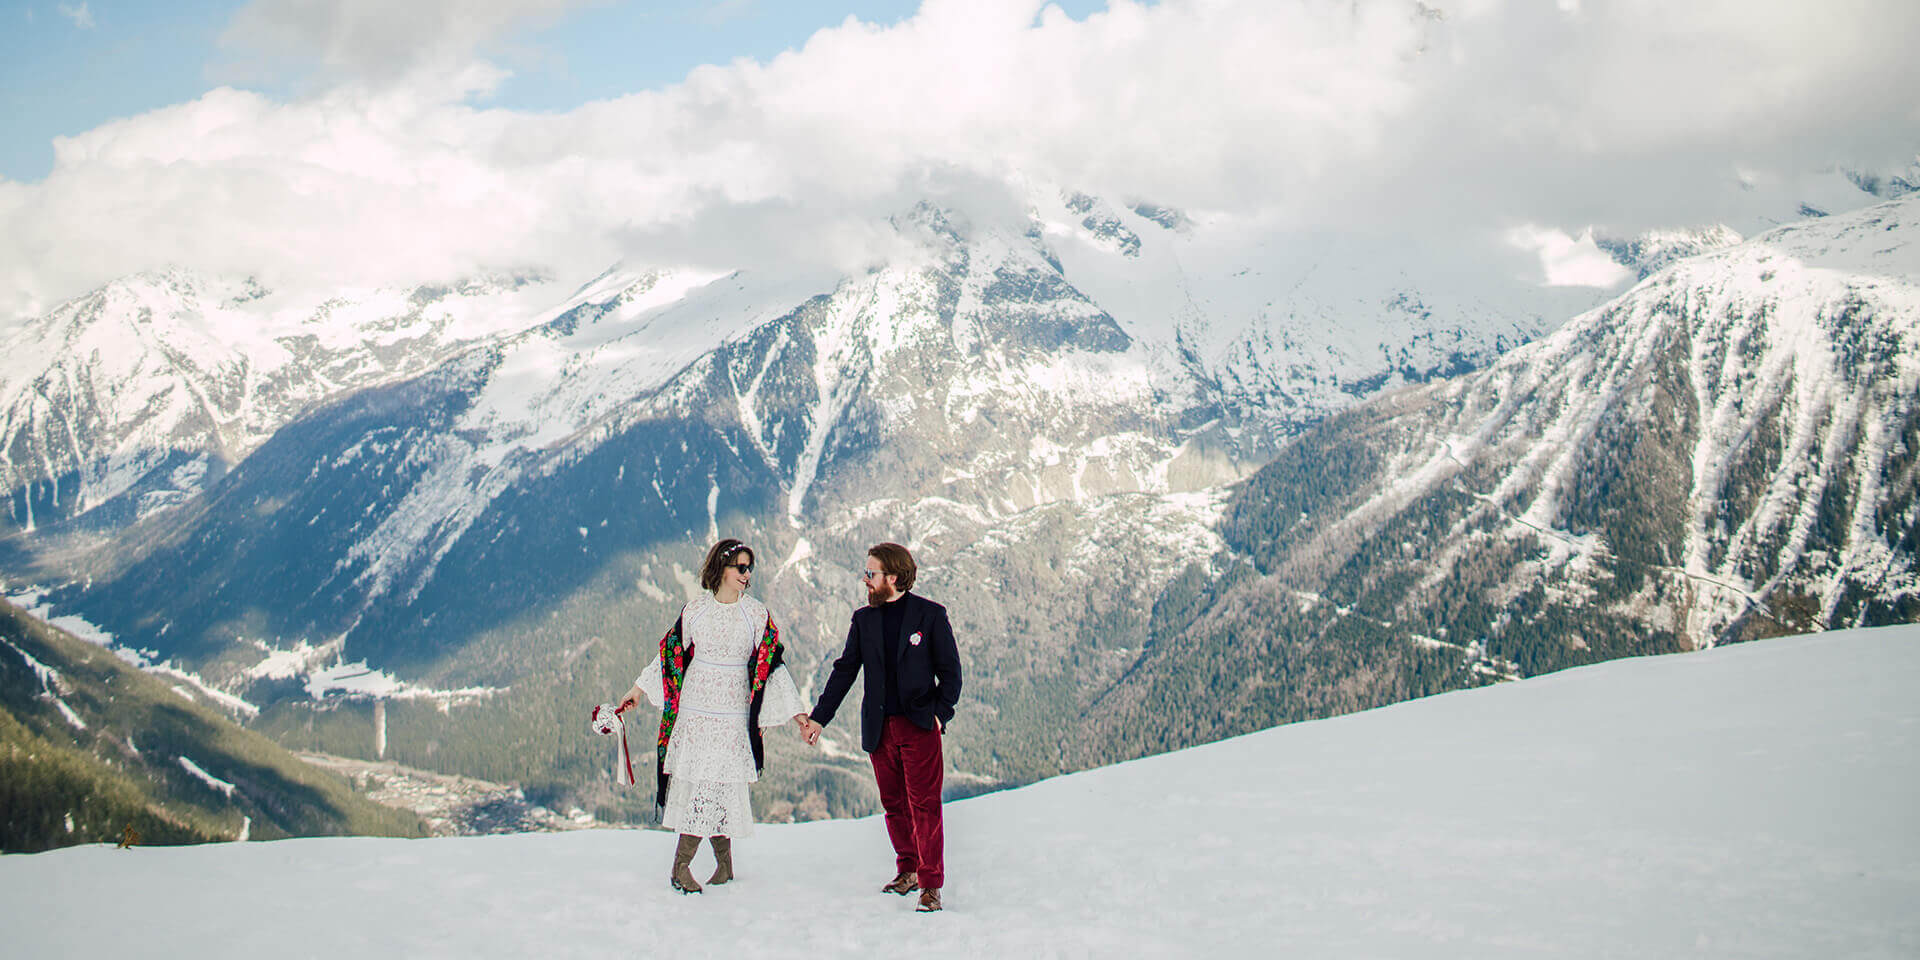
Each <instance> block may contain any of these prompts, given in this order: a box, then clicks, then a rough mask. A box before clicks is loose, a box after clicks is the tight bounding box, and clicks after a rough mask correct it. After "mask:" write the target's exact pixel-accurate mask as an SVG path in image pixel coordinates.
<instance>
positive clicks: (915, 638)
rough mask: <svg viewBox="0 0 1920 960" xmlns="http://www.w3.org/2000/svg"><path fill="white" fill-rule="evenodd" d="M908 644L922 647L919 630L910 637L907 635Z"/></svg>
mask: <svg viewBox="0 0 1920 960" xmlns="http://www.w3.org/2000/svg"><path fill="white" fill-rule="evenodd" d="M907 642H908V643H911V644H913V645H914V646H916V647H917V646H919V645H920V631H918V630H915V631H914V632H912V633H910V634H908V635H907Z"/></svg>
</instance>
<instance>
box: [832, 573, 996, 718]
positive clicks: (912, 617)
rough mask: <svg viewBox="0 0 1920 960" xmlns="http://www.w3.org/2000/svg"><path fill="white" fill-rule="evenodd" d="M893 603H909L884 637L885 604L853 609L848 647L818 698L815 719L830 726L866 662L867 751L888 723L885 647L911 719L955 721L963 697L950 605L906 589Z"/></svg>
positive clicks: (862, 714)
mask: <svg viewBox="0 0 1920 960" xmlns="http://www.w3.org/2000/svg"><path fill="white" fill-rule="evenodd" d="M894 602H895V603H900V604H905V605H906V606H905V607H904V608H903V609H902V610H901V611H900V613H901V617H900V635H899V636H896V637H883V636H881V634H882V633H884V632H885V630H884V628H883V627H882V626H881V616H882V613H881V610H880V608H879V607H873V606H866V607H861V608H860V609H858V610H855V611H854V612H853V622H852V623H851V624H849V625H848V626H847V647H846V649H845V650H843V651H842V652H841V654H840V659H838V660H835V661H834V662H833V674H832V675H831V676H829V677H827V687H826V689H825V690H822V691H821V692H820V702H819V703H817V704H814V707H813V714H812V716H813V722H815V723H817V724H820V725H821V726H823V727H824V726H826V725H827V724H828V723H830V722H832V720H833V715H834V714H835V713H836V712H838V711H839V709H840V701H841V700H843V699H845V698H846V696H847V691H848V690H851V689H852V688H853V676H854V674H856V673H859V672H861V668H862V667H864V668H866V674H867V680H866V687H865V690H864V693H863V695H862V697H861V700H860V745H861V747H862V748H863V749H865V750H866V751H867V752H868V753H872V752H874V751H875V750H878V749H880V731H881V730H882V729H883V727H884V726H885V724H884V721H885V719H886V718H885V717H884V716H882V713H883V711H884V710H885V709H886V703H887V694H886V690H884V689H883V687H884V685H885V683H886V676H887V657H886V648H885V647H882V646H881V644H882V643H891V644H893V645H894V651H895V652H894V665H893V669H894V680H895V682H896V684H897V686H898V688H899V694H900V707H901V709H902V710H905V711H906V716H907V719H909V720H912V721H913V723H914V725H915V726H917V727H919V728H920V729H922V730H933V729H936V728H935V726H934V721H935V720H938V721H939V722H940V723H941V724H942V725H945V724H949V723H952V722H953V708H954V705H955V704H957V703H959V702H960V648H959V647H958V646H956V645H955V644H954V642H953V625H952V624H950V623H948V622H947V608H946V607H943V606H941V605H939V604H937V603H934V602H933V601H932V600H928V599H927V598H925V597H922V596H920V595H919V594H916V593H911V592H909V593H907V594H906V595H905V596H902V597H901V598H900V599H898V600H895V601H894Z"/></svg>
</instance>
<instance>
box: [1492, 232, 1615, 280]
mask: <svg viewBox="0 0 1920 960" xmlns="http://www.w3.org/2000/svg"><path fill="white" fill-rule="evenodd" d="M1507 242H1508V243H1509V244H1511V245H1512V246H1513V247H1514V248H1515V249H1518V250H1524V251H1526V252H1528V253H1531V254H1534V255H1535V256H1537V257H1539V258H1540V272H1541V274H1543V275H1544V277H1545V283H1546V285H1547V286H1549V287H1613V286H1618V285H1620V284H1621V283H1624V282H1626V281H1628V280H1631V279H1632V278H1633V271H1631V270H1628V269H1627V268H1626V267H1623V266H1621V265H1620V264H1619V263H1618V262H1617V261H1615V260H1614V259H1613V258H1612V257H1611V256H1608V255H1607V252H1606V251H1604V250H1601V249H1600V248H1599V246H1597V245H1596V244H1595V243H1594V242H1593V231H1592V230H1587V231H1585V232H1583V233H1581V234H1580V236H1578V237H1573V236H1569V235H1568V234H1567V232H1566V231H1564V230H1560V229H1556V228H1543V227H1538V226H1535V225H1533V224H1527V225H1526V226H1522V227H1515V228H1513V229H1512V230H1510V231H1508V232H1507Z"/></svg>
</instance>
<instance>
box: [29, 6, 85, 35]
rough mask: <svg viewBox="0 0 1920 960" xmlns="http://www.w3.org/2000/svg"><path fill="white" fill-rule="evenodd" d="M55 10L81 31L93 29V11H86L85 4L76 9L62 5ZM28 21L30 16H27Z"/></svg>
mask: <svg viewBox="0 0 1920 960" xmlns="http://www.w3.org/2000/svg"><path fill="white" fill-rule="evenodd" d="M56 9H58V10H59V11H60V15H61V16H63V17H66V18H67V19H68V20H72V21H73V25H74V26H76V27H78V28H80V29H82V30H92V29H93V11H91V10H88V9H87V5H86V4H85V3H81V4H80V5H79V6H77V7H76V6H71V5H69V4H65V3H62V4H60V5H59V6H58V7H56ZM29 19H31V14H29Z"/></svg>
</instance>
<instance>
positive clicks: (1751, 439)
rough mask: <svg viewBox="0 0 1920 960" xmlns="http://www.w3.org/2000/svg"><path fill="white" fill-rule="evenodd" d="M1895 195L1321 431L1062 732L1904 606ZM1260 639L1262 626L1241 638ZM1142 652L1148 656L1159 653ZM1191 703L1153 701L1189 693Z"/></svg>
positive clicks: (1252, 499)
mask: <svg viewBox="0 0 1920 960" xmlns="http://www.w3.org/2000/svg"><path fill="white" fill-rule="evenodd" d="M1917 451H1920V196H1908V197H1906V198H1904V199H1901V200H1897V201H1893V202H1890V203H1884V204H1880V205H1876V206H1873V207H1869V208H1866V209H1863V210H1859V211H1856V212H1853V213H1849V214H1845V215H1836V216H1832V217H1827V218H1823V219H1817V220H1812V221H1808V222H1805V223H1801V224H1798V225H1794V226H1789V227H1782V228H1779V229H1777V230H1774V231H1771V232H1768V233H1765V234H1762V235H1761V236H1759V237H1756V238H1754V239H1752V240H1750V241H1746V242H1744V243H1741V244H1738V245H1736V246H1732V247H1728V248H1725V249H1722V250H1719V251H1717V252H1713V253H1709V254H1705V255H1702V256H1697V257H1693V258H1689V259H1686V260H1683V261H1680V262H1678V263H1676V264H1674V265H1672V266H1670V267H1668V268H1667V269H1665V270H1663V271H1661V272H1659V273H1657V274H1655V275H1653V276H1652V277H1649V278H1648V279H1647V280H1645V281H1643V282H1642V283H1640V284H1639V285H1638V286H1636V287H1635V288H1633V289H1632V290H1631V291H1629V292H1627V293H1626V294H1625V295H1623V296H1621V297H1620V298H1618V299H1616V300H1614V301H1612V302H1611V303H1608V304H1607V305H1605V306H1603V307H1601V308H1599V309H1596V310H1593V311H1591V312H1589V313H1587V314H1584V315H1582V316H1580V317H1578V318H1576V319H1574V320H1573V321H1571V322H1569V323H1568V324H1567V325H1566V326H1564V327H1562V328H1561V329H1559V330H1557V331H1555V332H1554V333H1552V334H1550V335H1549V336H1547V337H1545V338H1543V339H1541V340H1539V341H1536V342H1534V343H1531V344H1528V345H1526V346H1524V347H1521V348H1519V349H1516V350H1514V351H1512V352H1511V353H1509V354H1507V355H1506V356H1504V357H1502V358H1501V359H1500V360H1498V361H1496V362H1495V363H1494V364H1493V365H1492V366H1490V367H1489V368H1487V369H1485V370H1482V371H1478V372H1476V373H1472V374H1469V375H1467V376H1464V377H1460V378H1457V379H1454V380H1451V381H1447V382H1444V383H1435V384H1430V385H1425V386H1420V387H1416V388H1413V389H1410V390H1407V391H1403V392H1400V393H1397V394H1393V395H1391V396H1387V397H1382V398H1380V399H1379V400H1377V401H1375V402H1372V403H1369V404H1366V405H1363V406H1361V407H1358V408H1355V409H1353V410H1350V411H1348V412H1346V413H1343V414H1341V415H1338V416H1336V417H1333V418H1331V419H1329V420H1327V421H1325V422H1323V423H1322V424H1320V425H1318V426H1316V427H1315V428H1313V429H1312V430H1310V431H1308V432H1307V433H1306V434H1304V435H1302V436H1301V437H1300V438H1299V440H1298V441H1296V442H1295V443H1293V444H1290V445H1288V446H1287V447H1286V448H1285V449H1283V450H1282V451H1281V453H1280V455H1279V456H1278V457H1277V458H1275V459H1274V460H1273V461H1272V462H1271V463H1269V464H1268V465H1267V466H1265V467H1263V468H1262V469H1261V471H1260V472H1259V473H1257V474H1255V475H1254V476H1253V477H1251V478H1249V479H1248V481H1247V482H1246V483H1245V484H1243V485H1242V486H1240V487H1239V488H1238V489H1236V491H1235V492H1234V495H1233V497H1232V499H1231V500H1230V501H1229V502H1228V503H1227V504H1226V505H1225V507H1224V510H1223V513H1224V516H1223V519H1222V522H1221V523H1220V525H1219V527H1218V529H1219V532H1220V534H1221V535H1222V537H1223V539H1224V540H1225V542H1226V543H1227V545H1228V547H1229V548H1230V550H1231V551H1232V552H1233V553H1234V554H1236V555H1241V556H1245V557H1248V558H1250V559H1251V561H1252V566H1251V567H1250V568H1234V569H1231V570H1229V571H1228V572H1227V575H1225V576H1223V577H1221V578H1219V579H1218V580H1217V581H1216V582H1214V583H1212V584H1211V585H1210V586H1209V589H1207V590H1203V591H1198V592H1199V593H1200V594H1202V596H1201V599H1199V600H1197V601H1195V602H1193V603H1191V604H1189V605H1188V606H1186V607H1184V608H1182V610H1181V611H1180V615H1179V616H1177V617H1175V618H1174V619H1173V620H1172V621H1170V622H1169V624H1168V626H1167V628H1166V630H1167V632H1166V633H1164V634H1162V635H1161V637H1162V639H1165V638H1170V637H1174V636H1177V637H1179V638H1180V641H1181V642H1180V644H1179V646H1178V648H1177V652H1168V651H1167V650H1166V649H1165V648H1164V646H1163V647H1162V648H1159V649H1149V650H1148V651H1147V652H1146V654H1144V655H1143V660H1142V663H1141V664H1140V665H1138V666H1136V667H1134V668H1133V669H1132V671H1131V672H1130V673H1129V675H1128V677H1127V678H1126V680H1124V681H1123V682H1122V683H1121V684H1120V685H1119V686H1118V687H1116V689H1115V690H1114V691H1113V692H1112V694H1111V695H1110V696H1109V697H1108V698H1107V699H1106V700H1104V701H1103V702H1102V703H1101V704H1099V705H1098V709H1096V710H1095V711H1093V712H1092V713H1091V714H1090V715H1089V716H1088V718H1087V719H1086V720H1085V722H1084V723H1083V724H1082V725H1081V726H1080V727H1078V728H1077V731H1076V734H1075V735H1072V736H1069V737H1068V738H1066V742H1067V743H1069V744H1071V743H1076V742H1078V743H1085V742H1101V743H1109V744H1113V743H1119V742H1125V741H1132V746H1131V747H1128V748H1125V749H1123V750H1122V755H1134V754H1137V753H1142V752H1148V751H1149V750H1151V749H1156V748H1164V746H1165V745H1166V744H1167V743H1169V742H1171V743H1174V744H1180V743H1193V742H1204V741H1206V740H1209V739H1213V738H1217V737H1219V736H1224V735H1230V734H1233V733H1238V732H1243V731H1245V730H1249V729H1257V728H1259V727H1261V726H1264V725H1267V724H1271V723H1277V722H1282V721H1285V720H1290V719H1300V718H1303V717H1309V716H1317V715H1322V714H1324V713H1326V712H1329V711H1338V710H1342V709H1358V708H1364V707H1367V706H1371V705H1376V704H1378V703H1382V702H1390V701H1392V700H1397V699H1404V698H1405V697H1407V696H1413V695H1419V694H1421V693H1427V692H1433V691H1435V690H1440V689H1447V688H1449V687H1454V686H1461V685H1469V684H1473V683H1476V682H1482V680H1481V678H1498V677H1514V676H1525V675H1531V674H1537V673H1542V672H1546V671H1551V670H1556V669H1561V668H1564V667H1567V666H1573V665H1578V664H1581V663H1590V662H1595V661H1598V660H1603V659H1609V658H1613V657H1619V656H1630V655H1636V654H1645V653H1663V652H1670V651H1679V650H1688V649H1696V648H1701V647H1710V646H1713V645H1715V644H1718V643H1721V642H1725V641H1731V640H1743V639H1751V638H1754V637H1763V636H1769V635H1773V634H1780V633H1797V632H1803V631H1812V630H1823V629H1833V628H1841V627H1854V626H1863V625H1876V624H1886V623H1899V622H1911V621H1914V620H1916V619H1920V566H1917V564H1916V560H1917V558H1920V543H1916V531H1920V468H1916V459H1915V455H1916V452H1917ZM1253 638H1257V639H1253ZM1156 661H1157V662H1156ZM1193 689H1202V690H1213V691H1216V693H1215V695H1214V697H1213V701H1212V702H1211V703H1210V704H1209V707H1210V710H1209V711H1207V712H1205V713H1203V714H1202V715H1201V716H1200V717H1199V718H1197V719H1194V718H1183V719H1182V720H1181V721H1179V722H1178V723H1173V722H1165V721H1153V722H1149V723H1147V724H1146V725H1145V728H1144V729H1143V727H1142V723H1141V721H1140V718H1142V717H1147V718H1158V717H1167V716H1172V715H1175V714H1177V713H1178V711H1177V710H1176V709H1175V705H1176V704H1178V703H1180V702H1182V701H1183V699H1185V698H1190V697H1191V690H1193Z"/></svg>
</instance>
